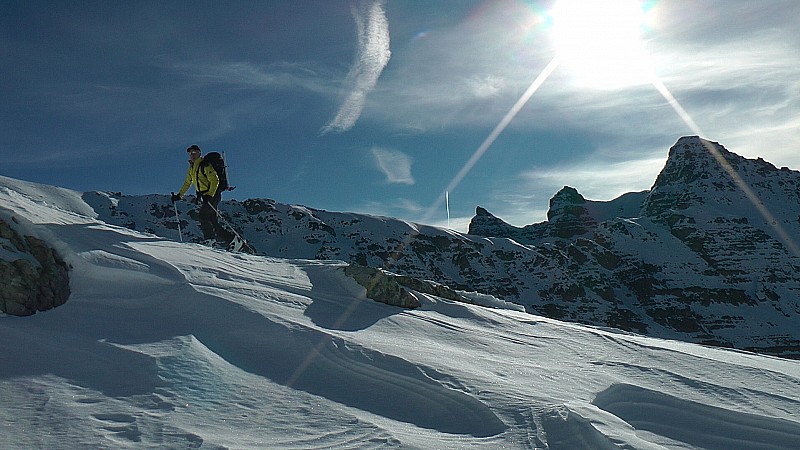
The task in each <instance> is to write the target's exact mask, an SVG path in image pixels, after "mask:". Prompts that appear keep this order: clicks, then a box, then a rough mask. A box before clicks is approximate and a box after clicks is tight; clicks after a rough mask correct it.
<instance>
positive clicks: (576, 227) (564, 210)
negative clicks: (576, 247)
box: [547, 186, 597, 237]
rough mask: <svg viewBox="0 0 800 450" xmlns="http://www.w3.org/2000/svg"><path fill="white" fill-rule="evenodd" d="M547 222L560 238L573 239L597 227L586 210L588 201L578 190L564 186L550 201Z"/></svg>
mask: <svg viewBox="0 0 800 450" xmlns="http://www.w3.org/2000/svg"><path fill="white" fill-rule="evenodd" d="M547 220H548V221H549V222H550V223H551V224H552V226H553V228H554V232H553V234H554V235H555V236H558V237H572V236H576V235H579V234H584V233H586V231H587V229H589V228H591V227H594V226H596V225H597V221H596V220H595V219H594V218H592V217H591V215H590V214H589V210H588V209H586V199H585V198H584V197H583V195H581V194H580V193H579V192H578V190H577V189H575V188H573V187H569V186H564V187H563V188H561V190H560V191H558V192H557V193H556V195H554V196H553V198H551V199H550V209H549V210H548V211H547Z"/></svg>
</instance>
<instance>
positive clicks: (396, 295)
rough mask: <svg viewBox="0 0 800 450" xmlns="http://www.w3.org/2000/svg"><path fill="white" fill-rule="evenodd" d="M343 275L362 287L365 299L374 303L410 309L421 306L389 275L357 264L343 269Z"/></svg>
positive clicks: (415, 297) (413, 296)
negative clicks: (369, 299)
mask: <svg viewBox="0 0 800 450" xmlns="http://www.w3.org/2000/svg"><path fill="white" fill-rule="evenodd" d="M344 273H345V274H347V276H349V277H351V278H353V279H354V280H356V282H357V283H358V284H360V285H361V286H364V288H365V289H366V290H367V297H368V298H371V299H373V300H375V301H376V302H381V303H386V304H387V305H392V306H399V307H401V308H411V309H413V308H419V307H420V306H421V303H420V301H419V299H418V298H417V296H416V295H414V294H412V293H411V292H409V291H408V290H407V289H405V288H404V287H402V286H400V284H399V283H398V282H397V279H396V277H395V276H393V275H392V274H390V273H387V272H385V271H383V270H380V269H373V268H372V267H366V266H359V265H357V264H351V265H349V266H347V267H345V269H344Z"/></svg>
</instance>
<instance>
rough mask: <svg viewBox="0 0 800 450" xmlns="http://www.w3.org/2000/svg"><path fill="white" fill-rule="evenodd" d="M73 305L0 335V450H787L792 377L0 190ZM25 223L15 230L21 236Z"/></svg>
mask: <svg viewBox="0 0 800 450" xmlns="http://www.w3.org/2000/svg"><path fill="white" fill-rule="evenodd" d="M0 187H2V189H1V190H0V204H3V205H5V206H4V207H3V208H2V209H0V214H2V217H3V218H4V219H7V218H8V217H10V215H12V214H13V215H14V216H15V217H19V218H20V219H21V222H22V225H21V226H24V227H25V228H26V229H27V230H28V231H30V232H32V233H36V234H38V235H40V236H42V237H45V238H47V239H48V242H51V243H52V244H53V245H54V246H56V248H58V249H59V250H61V251H63V252H66V255H65V256H66V258H67V260H68V261H69V262H70V264H72V265H73V271H72V280H71V286H72V289H73V295H72V297H71V298H70V300H69V301H68V302H67V303H66V304H65V305H63V306H61V307H58V308H56V309H54V310H51V311H47V312H44V313H39V314H36V315H35V316H32V317H28V318H16V317H7V316H3V317H0V398H1V399H2V400H1V401H0V447H1V448H47V449H62V448H63V449H67V448H69V449H73V448H142V447H146V448H178V449H183V448H204V449H205V448H210V449H231V448H237V449H238V448H274V449H315V448H319V449H322V448H357V449H372V448H375V449H377V448H420V449H423V448H424V449H428V448H444V449H447V448H520V449H522V448H549V449H615V448H633V449H684V448H702V449H737V448H741V449H797V448H798V444H797V443H798V442H800V421H799V419H798V411H800V364H799V363H797V362H795V361H786V360H780V359H778V358H769V357H763V356H758V355H753V354H749V353H745V352H731V351H725V350H720V349H711V348H705V347H701V346H697V345H692V344H686V343H681V342H674V341H665V340H659V339H652V338H646V337H642V336H636V335H632V334H627V333H618V332H615V331H612V330H602V329H597V328H591V327H584V326H580V325H575V324H565V323H561V322H558V321H555V320H550V319H545V318H541V317H535V316H531V315H527V314H525V313H522V312H516V311H501V310H491V309H486V308H482V307H477V306H472V305H465V304H458V303H453V302H450V301H445V300H442V299H439V298H435V297H431V296H427V295H422V294H420V298H422V299H423V303H424V305H423V307H422V308H419V309H417V310H413V311H407V310H402V309H398V308H393V307H389V306H386V305H382V304H377V303H374V302H372V301H371V300H369V299H366V298H364V293H363V289H362V288H360V287H359V286H358V285H356V284H355V282H353V281H352V280H350V279H349V278H346V277H345V276H344V275H343V273H342V271H341V270H340V268H341V267H342V265H343V263H341V262H335V261H298V260H282V259H274V258H263V257H255V256H249V255H242V254H229V253H224V252H219V251H215V250H210V249H207V248H205V247H202V246H199V245H196V244H179V243H176V242H171V241H164V240H163V239H161V238H158V237H156V236H152V235H144V234H140V233H135V232H131V231H129V230H125V229H122V228H117V227H113V226H108V225H105V224H103V223H100V222H97V221H95V220H94V219H92V218H91V217H88V216H86V215H85V214H86V208H85V207H84V206H82V205H81V204H80V203H79V202H78V201H77V200H76V199H77V198H79V197H80V196H78V195H77V194H74V195H73V193H70V192H68V191H65V190H59V189H46V188H37V187H35V186H33V187H31V186H27V185H25V184H20V185H15V184H14V182H13V181H9V179H2V180H0ZM20 216H21V217H20Z"/></svg>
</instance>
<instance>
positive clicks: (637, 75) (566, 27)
mask: <svg viewBox="0 0 800 450" xmlns="http://www.w3.org/2000/svg"><path fill="white" fill-rule="evenodd" d="M550 16H551V18H552V26H553V38H554V41H555V45H556V51H557V54H558V58H559V59H560V61H561V64H562V65H564V66H566V67H568V68H569V69H570V72H571V73H572V74H573V76H575V78H576V81H577V82H578V83H580V84H581V85H586V86H590V87H595V88H601V89H613V88H621V87H626V86H631V85H637V84H644V83H649V82H651V80H652V70H651V65H650V63H649V61H648V57H647V54H646V52H645V50H644V43H643V41H642V37H641V34H642V29H643V27H644V25H645V18H646V14H645V11H644V10H643V8H642V5H641V3H640V2H638V1H636V0H559V1H558V2H557V3H556V4H555V6H554V7H553V9H552V10H551V11H550Z"/></svg>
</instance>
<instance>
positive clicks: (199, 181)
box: [172, 145, 233, 246]
mask: <svg viewBox="0 0 800 450" xmlns="http://www.w3.org/2000/svg"><path fill="white" fill-rule="evenodd" d="M186 153H188V154H189V170H187V171H186V180H185V181H184V182H183V186H181V189H180V191H178V193H177V194H172V201H173V202H176V201H178V200H180V199H182V198H183V195H184V194H186V191H188V190H189V187H191V185H192V184H194V187H195V190H196V191H197V197H198V200H200V201H202V205H201V206H200V211H199V213H198V216H199V218H200V229H201V230H202V231H203V239H205V240H206V242H207V243H208V244H210V245H213V244H214V243H215V241H216V242H218V243H219V244H222V245H224V246H227V245H228V244H229V243H230V242H231V241H232V240H233V235H232V234H231V233H230V232H228V231H227V230H226V229H225V228H223V227H222V226H220V224H219V222H218V221H217V205H219V202H220V200H222V192H220V190H219V189H218V187H219V176H218V175H217V172H216V171H215V170H214V167H212V166H211V164H203V157H202V156H200V154H201V153H202V152H201V151H200V147H198V146H197V145H192V146H190V147H189V148H187V149H186Z"/></svg>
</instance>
